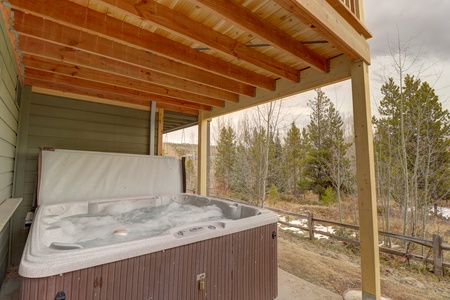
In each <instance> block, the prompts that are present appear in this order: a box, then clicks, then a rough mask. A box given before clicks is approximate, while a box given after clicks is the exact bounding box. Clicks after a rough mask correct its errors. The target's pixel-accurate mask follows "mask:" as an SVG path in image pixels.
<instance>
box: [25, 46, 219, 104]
mask: <svg viewBox="0 0 450 300" xmlns="http://www.w3.org/2000/svg"><path fill="white" fill-rule="evenodd" d="M23 62H24V64H25V65H27V66H28V67H27V71H28V70H29V69H36V70H43V71H49V72H52V73H54V74H59V75H65V76H67V77H68V78H67V79H66V80H70V78H73V79H76V78H80V79H85V80H89V81H92V82H98V83H105V84H110V85H113V86H116V87H124V88H127V89H130V90H135V91H137V92H144V93H145V92H147V93H151V94H154V95H162V96H168V97H172V98H175V99H179V100H184V101H190V102H193V103H198V104H204V105H209V106H218V107H221V106H224V102H223V101H222V100H217V99H214V98H211V97H208V96H200V95H195V94H192V93H188V92H185V91H180V90H177V89H174V88H166V87H161V86H158V85H155V84H151V83H148V82H145V81H141V80H135V79H131V78H127V77H124V76H119V75H113V74H110V73H105V72H101V71H97V70H94V69H90V68H87V67H79V66H76V65H72V64H68V63H62V62H59V63H58V62H56V61H53V60H50V59H46V58H39V57H32V56H30V55H29V54H26V53H25V54H24V55H23ZM27 71H26V74H28V72H27ZM28 76H30V75H28ZM149 99H150V100H151V98H149Z"/></svg>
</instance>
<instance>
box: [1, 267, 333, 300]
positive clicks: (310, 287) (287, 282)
mask: <svg viewBox="0 0 450 300" xmlns="http://www.w3.org/2000/svg"><path fill="white" fill-rule="evenodd" d="M0 299H1V300H18V299H19V275H18V274H17V269H12V270H11V271H10V272H8V274H7V276H6V278H5V281H4V282H3V285H2V287H1V290H0ZM296 299H299V300H300V299H305V300H342V297H341V296H340V295H338V294H335V293H333V292H331V291H329V290H326V289H324V288H322V287H319V286H317V285H314V284H312V283H309V282H307V281H305V280H303V279H301V278H298V277H296V276H294V275H292V274H290V273H288V272H285V271H283V270H281V269H278V297H277V298H276V300H296ZM169 300H170V299H169Z"/></svg>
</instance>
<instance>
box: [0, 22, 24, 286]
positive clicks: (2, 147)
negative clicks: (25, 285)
mask: <svg viewBox="0 0 450 300" xmlns="http://www.w3.org/2000/svg"><path fill="white" fill-rule="evenodd" d="M17 75H18V71H17V68H16V66H15V61H14V58H13V53H12V51H11V46H10V44H9V39H8V36H7V31H6V28H5V24H4V22H3V19H2V18H1V16H0V205H1V203H3V202H4V201H5V199H8V198H11V196H12V194H13V182H14V164H15V156H16V145H17V131H18V119H19V106H18V105H17V102H16V100H17V95H16V87H17V84H18V79H17V78H18V77H17ZM10 224H11V222H8V224H7V225H6V226H5V227H4V228H3V230H2V231H1V232H0V285H1V284H2V282H3V279H4V276H5V274H6V271H7V269H8V267H9V253H10V249H9V241H10V228H11V227H10Z"/></svg>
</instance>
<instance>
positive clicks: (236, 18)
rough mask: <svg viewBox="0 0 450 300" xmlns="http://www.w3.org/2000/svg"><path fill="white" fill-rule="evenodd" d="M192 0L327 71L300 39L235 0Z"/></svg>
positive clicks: (288, 53) (326, 66)
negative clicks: (259, 16)
mask: <svg viewBox="0 0 450 300" xmlns="http://www.w3.org/2000/svg"><path fill="white" fill-rule="evenodd" d="M192 2H193V3H195V4H196V5H198V6H200V7H202V8H204V9H206V10H208V11H209V12H211V13H212V14H214V15H217V16H220V17H221V18H223V19H225V20H226V21H228V22H231V23H233V24H235V25H236V26H238V27H241V28H243V29H245V30H246V31H248V32H250V33H251V34H253V35H254V36H257V37H258V38H260V39H262V40H264V41H267V42H268V43H269V44H270V45H271V46H272V47H275V48H277V49H279V50H280V51H281V52H283V53H285V54H287V55H291V56H295V57H297V58H298V59H300V60H302V61H304V62H305V63H306V64H307V65H309V66H310V67H312V68H314V69H316V70H319V71H321V72H327V71H328V65H327V60H326V58H325V57H322V56H321V55H319V54H317V53H315V52H314V51H313V50H311V49H310V48H308V47H307V46H305V45H302V44H301V43H300V41H298V40H296V39H294V38H293V37H291V36H290V35H288V34H287V33H285V32H284V31H282V30H280V29H279V28H278V27H276V26H274V25H272V24H271V23H269V22H267V21H266V20H264V19H260V18H258V17H257V16H255V14H254V13H253V12H252V11H250V10H249V9H247V8H245V7H244V6H242V5H240V4H238V3H237V2H235V1H230V0H192Z"/></svg>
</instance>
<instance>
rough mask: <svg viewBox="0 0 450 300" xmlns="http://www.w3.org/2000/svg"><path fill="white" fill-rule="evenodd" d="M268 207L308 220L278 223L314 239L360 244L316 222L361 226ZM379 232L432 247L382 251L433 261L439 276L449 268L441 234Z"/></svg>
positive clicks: (383, 248)
mask: <svg viewBox="0 0 450 300" xmlns="http://www.w3.org/2000/svg"><path fill="white" fill-rule="evenodd" d="M266 208H267V209H270V210H272V211H274V212H277V213H279V214H283V215H289V216H294V217H297V218H300V219H304V220H307V222H306V226H298V225H295V224H291V223H288V222H284V221H280V220H278V223H279V224H282V225H284V226H289V227H294V228H297V229H299V230H302V231H306V232H308V234H309V238H310V239H314V235H315V234H321V235H324V236H327V237H330V238H333V239H336V240H339V241H343V242H346V243H352V244H357V245H359V240H357V239H356V237H357V236H355V238H352V237H349V236H348V235H337V234H334V233H330V232H325V231H323V230H317V229H316V228H315V224H317V223H321V224H323V223H325V224H329V225H332V226H337V227H339V228H347V229H352V230H355V231H356V232H359V226H356V225H351V224H345V223H340V222H335V221H330V220H324V219H319V218H315V217H314V215H313V213H308V214H306V215H302V214H297V213H293V212H289V211H285V210H281V209H275V208H269V207H266ZM337 232H342V230H337ZM378 234H379V235H380V236H385V237H387V238H393V239H397V240H401V241H404V242H406V243H408V244H410V245H411V244H412V245H420V246H423V247H427V248H429V249H430V251H428V254H427V255H419V254H416V253H412V250H411V249H414V246H413V247H406V249H405V251H400V250H395V249H392V248H387V247H383V246H380V247H379V249H380V251H381V252H385V253H389V254H393V255H397V256H401V257H404V258H405V259H407V260H408V262H409V260H410V259H414V260H420V261H423V262H424V263H431V264H433V271H434V274H435V275H438V276H443V275H444V270H445V267H447V268H449V267H450V262H444V256H443V252H444V250H446V251H448V250H450V245H449V244H445V243H444V242H443V241H442V237H441V235H439V234H433V240H431V241H429V240H424V239H421V238H417V237H410V236H404V235H400V234H395V233H390V232H386V231H378ZM431 252H432V253H433V255H432V257H433V259H431V258H430V256H431Z"/></svg>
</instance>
